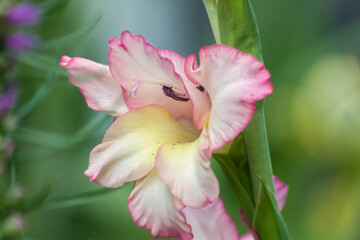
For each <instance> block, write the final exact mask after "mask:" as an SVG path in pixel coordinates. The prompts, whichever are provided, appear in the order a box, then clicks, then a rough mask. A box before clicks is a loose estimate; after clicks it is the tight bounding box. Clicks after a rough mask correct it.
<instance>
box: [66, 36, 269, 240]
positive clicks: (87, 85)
mask: <svg viewBox="0 0 360 240" xmlns="http://www.w3.org/2000/svg"><path fill="white" fill-rule="evenodd" d="M109 45H110V51H109V55H108V57H109V66H106V65H101V64H98V63H94V62H91V61H89V60H86V59H82V58H70V57H67V56H64V57H63V58H62V59H61V62H60V65H61V66H62V67H65V68H67V69H68V71H69V74H70V82H71V83H72V84H74V85H75V86H77V87H79V89H80V91H81V92H82V94H83V95H84V97H85V100H86V101H87V103H88V106H89V107H90V108H92V109H94V110H98V111H104V112H107V113H109V114H111V115H113V116H115V121H114V122H113V124H112V125H111V126H110V127H109V129H108V130H107V132H106V133H105V136H104V139H103V141H102V143H101V144H99V145H98V146H96V147H95V148H94V149H93V150H92V152H91V154H90V162H89V168H88V169H87V170H86V172H85V174H86V175H87V176H89V177H90V180H91V181H94V182H96V183H99V184H101V185H103V186H106V187H120V186H122V185H124V184H125V183H126V182H132V181H135V184H134V189H133V191H132V193H131V195H130V197H129V200H128V208H129V210H130V212H131V214H132V217H133V219H134V221H135V223H136V224H137V225H139V226H140V227H143V228H145V229H148V230H149V231H151V235H152V236H153V237H170V238H181V239H183V240H187V239H199V240H200V239H204V237H205V235H206V234H210V233H211V231H205V230H204V228H206V227H207V226H213V227H214V232H217V234H218V235H217V237H216V239H236V238H237V237H238V234H237V230H236V228H235V227H234V224H233V222H232V220H231V218H230V217H229V216H228V215H227V213H226V211H225V208H224V206H223V203H222V201H221V199H219V184H218V181H217V179H216V176H215V174H214V173H213V171H212V169H211V166H210V160H209V159H210V157H211V155H212V152H213V151H215V150H217V149H219V148H221V147H222V146H223V145H224V144H225V143H226V142H229V141H232V140H233V139H234V138H235V137H236V136H237V135H238V133H239V132H241V131H242V130H243V129H244V128H245V127H246V125H247V124H248V123H249V121H250V120H251V117H252V115H253V113H254V110H255V104H254V102H255V101H257V100H260V99H262V98H264V97H265V96H266V95H268V94H270V93H271V92H272V86H271V84H270V83H269V81H268V80H269V77H270V74H269V72H268V71H267V70H266V69H265V68H264V66H263V64H262V63H261V62H259V61H257V60H256V59H255V58H254V57H253V56H251V55H249V54H245V53H242V52H240V51H238V50H236V49H234V48H231V47H228V46H224V45H212V46H209V47H204V48H202V49H201V50H200V67H199V66H197V64H196V62H195V56H193V55H192V56H190V57H188V58H187V59H186V58H184V57H182V56H180V55H179V54H177V53H175V52H172V51H170V50H162V49H156V48H155V47H153V46H152V45H150V44H149V43H147V42H146V41H145V40H144V38H143V37H142V36H133V35H132V34H131V33H130V32H128V31H125V32H123V33H122V35H121V37H120V39H118V38H116V37H115V38H114V39H112V40H110V41H109ZM206 216H208V218H209V225H207V226H205V225H204V224H201V223H200V222H199V221H203V219H204V218H206ZM217 228H218V229H219V231H220V228H224V229H226V231H225V230H224V232H223V233H221V232H218V231H217V230H216V229H217ZM204 234H205V235H204ZM234 236H236V238H235V237H234ZM206 238H207V239H209V238H211V236H207V237H206ZM214 239H215V238H214Z"/></svg>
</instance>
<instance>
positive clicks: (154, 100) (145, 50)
mask: <svg viewBox="0 0 360 240" xmlns="http://www.w3.org/2000/svg"><path fill="white" fill-rule="evenodd" d="M109 44H110V52H109V67H110V71H111V73H112V75H113V76H114V78H115V79H116V80H118V81H119V82H120V83H121V85H122V86H123V87H124V88H125V89H126V91H127V92H128V94H124V100H125V102H126V104H127V106H128V107H129V109H134V108H139V107H143V106H146V105H151V104H157V105H160V106H163V107H165V108H166V109H167V110H168V111H169V112H170V113H171V114H172V115H173V116H174V117H176V118H177V119H184V118H190V119H191V116H192V106H191V102H190V101H189V97H188V96H187V93H186V91H185V89H184V84H183V82H182V79H181V77H180V75H179V74H178V73H177V72H175V70H174V65H173V63H172V62H171V61H170V60H169V59H168V58H165V57H161V56H160V55H159V53H158V49H156V48H154V47H153V46H151V45H150V44H148V43H147V42H145V40H144V38H143V37H142V36H133V35H131V33H130V32H128V31H125V32H123V33H122V35H121V39H120V40H119V39H117V38H114V39H113V40H111V41H110V42H109ZM164 87H165V88H170V87H171V90H170V91H171V93H173V94H174V95H176V96H177V97H179V99H180V100H179V99H178V100H175V99H174V98H172V97H170V96H167V95H166V93H165V92H164V91H165V90H164ZM168 95H169V94H168Z"/></svg>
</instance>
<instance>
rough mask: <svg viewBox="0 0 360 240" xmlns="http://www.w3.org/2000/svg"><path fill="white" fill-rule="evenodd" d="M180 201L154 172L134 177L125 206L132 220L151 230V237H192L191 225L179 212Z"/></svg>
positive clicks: (185, 238) (184, 239) (186, 238)
mask: <svg viewBox="0 0 360 240" xmlns="http://www.w3.org/2000/svg"><path fill="white" fill-rule="evenodd" d="M183 207H184V206H183V204H182V203H181V201H180V200H178V199H176V198H174V197H173V196H172V195H171V193H170V192H169V190H168V188H167V187H166V186H165V185H164V184H163V183H162V182H161V180H160V179H159V177H158V176H157V174H156V171H155V170H153V171H151V172H150V173H149V174H148V175H147V176H145V177H144V178H142V179H140V180H137V181H136V183H135V185H134V190H133V191H132V193H131V195H130V197H129V200H128V208H129V210H130V212H131V215H132V217H133V219H134V221H135V223H136V224H137V225H138V226H139V227H142V228H145V229H147V230H149V231H151V236H153V237H155V238H181V239H182V240H189V239H192V238H193V236H192V234H191V227H190V226H189V225H188V224H187V223H186V220H185V217H184V214H183V213H182V212H181V209H182V208H183Z"/></svg>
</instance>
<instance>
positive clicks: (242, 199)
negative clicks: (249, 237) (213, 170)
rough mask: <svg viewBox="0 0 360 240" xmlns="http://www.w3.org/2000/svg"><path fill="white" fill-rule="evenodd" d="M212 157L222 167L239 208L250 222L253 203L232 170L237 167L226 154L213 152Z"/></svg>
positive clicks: (252, 214) (252, 213)
mask: <svg viewBox="0 0 360 240" xmlns="http://www.w3.org/2000/svg"><path fill="white" fill-rule="evenodd" d="M213 157H214V158H215V159H216V160H217V162H218V163H219V165H220V167H221V168H222V170H223V172H224V174H225V176H226V178H227V180H228V182H229V184H230V186H231V188H232V189H233V191H234V193H235V196H236V197H237V199H238V201H239V203H240V206H241V209H242V210H243V211H244V214H245V216H246V218H247V219H248V221H249V222H251V221H252V219H253V216H254V210H255V208H254V204H253V201H252V198H251V195H249V194H248V192H247V190H246V189H245V187H244V186H243V185H242V183H241V182H240V181H239V179H238V176H237V175H236V172H234V170H235V171H236V169H237V167H236V165H235V164H234V163H233V162H232V161H231V160H230V159H229V157H228V156H226V155H222V154H213Z"/></svg>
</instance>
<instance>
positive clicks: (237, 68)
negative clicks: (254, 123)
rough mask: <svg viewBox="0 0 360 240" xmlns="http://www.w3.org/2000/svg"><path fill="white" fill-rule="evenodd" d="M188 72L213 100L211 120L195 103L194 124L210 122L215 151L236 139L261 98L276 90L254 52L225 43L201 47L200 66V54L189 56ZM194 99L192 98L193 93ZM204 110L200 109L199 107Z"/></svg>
mask: <svg viewBox="0 0 360 240" xmlns="http://www.w3.org/2000/svg"><path fill="white" fill-rule="evenodd" d="M185 73H186V75H187V76H188V78H189V79H190V81H192V82H193V83H194V84H195V85H201V86H203V88H204V90H205V91H204V94H207V95H208V97H209V99H210V100H211V111H210V115H209V119H208V122H207V118H206V114H208V113H206V112H204V111H202V110H201V109H202V108H203V106H202V104H199V105H196V101H194V103H195V105H194V106H193V107H194V108H195V109H194V113H197V114H201V115H200V116H194V125H195V126H201V125H206V127H208V132H209V137H210V149H209V152H212V151H214V150H216V149H218V148H220V147H221V146H223V145H224V144H225V143H226V142H229V141H231V140H233V139H234V138H235V137H236V136H237V135H238V134H239V133H240V132H241V131H242V130H243V129H244V128H245V127H246V126H247V124H248V123H249V122H250V120H251V118H252V116H253V114H254V111H255V104H254V102H255V101H257V100H261V99H263V98H264V97H265V96H266V95H268V94H270V93H272V85H271V83H270V82H269V81H268V80H269V78H270V73H269V72H268V71H267V70H266V69H265V67H264V65H263V64H262V63H261V62H260V61H258V60H257V59H256V58H255V57H253V56H252V55H250V54H246V53H243V52H240V51H238V50H237V49H235V48H232V47H229V46H225V45H220V44H218V45H212V46H208V47H203V48H202V49H201V50H200V67H198V66H197V64H196V57H195V56H194V55H191V56H189V57H188V58H187V59H186V62H185ZM189 94H190V98H191V97H192V95H191V93H189ZM197 108H198V109H200V110H196V109H197Z"/></svg>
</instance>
